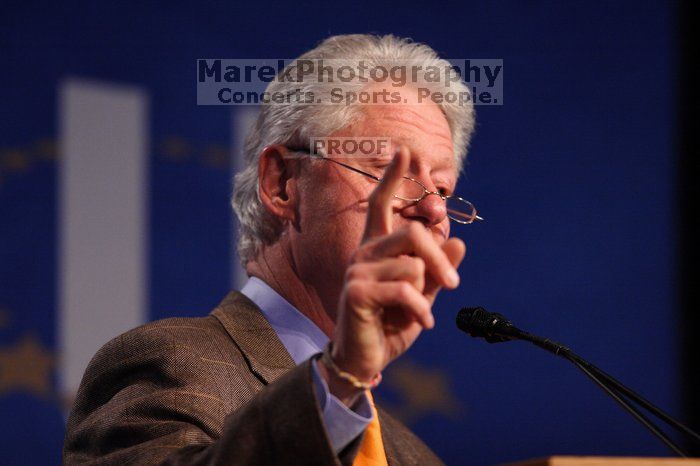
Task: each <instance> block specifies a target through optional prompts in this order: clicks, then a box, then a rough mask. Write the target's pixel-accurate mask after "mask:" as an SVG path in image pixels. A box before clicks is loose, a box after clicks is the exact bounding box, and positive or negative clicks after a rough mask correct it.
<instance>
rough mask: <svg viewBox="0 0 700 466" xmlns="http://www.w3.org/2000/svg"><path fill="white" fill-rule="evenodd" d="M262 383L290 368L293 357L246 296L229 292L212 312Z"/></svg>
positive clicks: (275, 377)
mask: <svg viewBox="0 0 700 466" xmlns="http://www.w3.org/2000/svg"><path fill="white" fill-rule="evenodd" d="M212 315H213V316H214V317H216V318H217V319H218V320H219V322H221V325H223V326H224V328H225V329H226V331H227V332H228V334H229V335H231V338H232V339H233V341H234V342H235V343H236V345H237V346H238V347H239V348H240V350H241V352H242V353H243V355H244V356H245V358H246V359H247V360H248V363H249V364H250V368H251V370H252V371H253V373H254V374H256V375H257V376H258V378H260V379H261V380H262V381H263V383H265V384H269V383H272V382H274V381H275V380H277V378H279V377H280V376H282V375H283V374H285V373H286V372H287V371H289V370H290V369H292V368H294V367H295V366H296V364H294V360H293V359H292V357H291V356H290V355H289V353H288V352H287V350H286V348H285V347H284V345H283V344H282V341H280V339H279V337H278V336H277V333H275V330H274V329H273V328H272V326H271V325H270V324H269V322H268V321H267V319H265V317H264V316H263V314H262V312H261V311H260V309H259V308H258V306H256V305H255V303H253V302H252V301H251V300H250V299H248V298H247V297H246V296H245V295H244V294H242V293H240V292H238V291H231V292H230V293H229V294H228V295H227V296H226V297H225V298H224V300H223V301H222V302H221V304H219V305H218V306H217V308H216V309H214V311H213V312H212Z"/></svg>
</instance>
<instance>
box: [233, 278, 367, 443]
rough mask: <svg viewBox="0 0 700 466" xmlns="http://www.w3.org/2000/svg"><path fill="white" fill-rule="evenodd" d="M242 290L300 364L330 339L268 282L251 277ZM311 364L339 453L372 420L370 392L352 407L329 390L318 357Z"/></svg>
mask: <svg viewBox="0 0 700 466" xmlns="http://www.w3.org/2000/svg"><path fill="white" fill-rule="evenodd" d="M241 293H243V294H244V295H246V296H247V297H248V298H249V299H250V300H251V301H253V302H254V303H255V304H256V305H257V306H258V307H259V308H260V310H261V311H262V313H263V315H264V316H265V318H266V319H267V321H268V322H269V323H270V325H271V326H272V328H273V329H274V330H275V332H276V333H277V336H278V337H279V338H280V340H282V344H283V345H284V347H285V348H286V349H287V352H288V353H289V354H290V356H291V357H292V359H293V360H294V362H295V363H296V364H297V365H298V364H300V363H302V362H304V361H306V360H307V359H309V358H310V357H311V356H313V355H314V354H317V353H320V352H322V351H323V348H324V347H325V346H326V344H327V343H328V337H327V336H326V334H325V333H323V332H322V331H321V329H320V328H318V327H317V326H316V324H314V323H313V322H312V321H311V320H310V319H309V318H308V317H306V316H305V315H304V314H302V313H301V312H299V310H298V309H296V308H295V307H294V306H292V305H291V304H290V303H289V302H288V301H287V300H285V299H284V298H283V297H282V296H280V295H279V294H278V293H277V292H276V291H275V290H273V289H272V288H271V287H270V286H269V285H268V284H267V283H265V282H264V281H262V280H260V279H259V278H257V277H251V278H249V279H248V281H247V282H246V284H245V286H244V287H243V289H241ZM312 366H313V370H312V372H313V379H314V384H315V385H316V395H317V397H318V402H319V405H320V406H321V411H322V413H323V422H324V425H325V427H326V432H327V433H328V438H329V439H330V441H331V445H333V449H334V450H335V452H336V453H338V452H340V451H341V450H342V449H343V448H345V447H346V446H347V445H348V444H349V443H350V442H352V441H353V440H354V439H355V437H357V436H358V435H360V434H361V433H362V431H363V430H364V429H365V428H367V426H368V425H369V423H370V421H371V420H372V408H371V407H370V405H369V399H368V398H367V395H364V394H363V395H362V397H361V399H360V401H359V403H358V404H357V405H356V408H355V409H356V410H355V411H353V410H351V409H349V408H348V407H347V406H345V405H344V404H343V403H342V402H341V401H340V400H339V399H338V398H336V397H335V396H333V394H331V393H330V391H329V390H328V384H327V383H326V381H325V380H324V379H323V377H321V375H320V374H319V372H318V367H317V366H316V361H315V360H314V361H312Z"/></svg>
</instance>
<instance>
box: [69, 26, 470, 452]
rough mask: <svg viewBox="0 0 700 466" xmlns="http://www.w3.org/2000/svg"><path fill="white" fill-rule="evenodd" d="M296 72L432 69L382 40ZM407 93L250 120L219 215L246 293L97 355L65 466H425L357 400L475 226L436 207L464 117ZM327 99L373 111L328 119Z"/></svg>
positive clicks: (323, 88)
mask: <svg viewBox="0 0 700 466" xmlns="http://www.w3.org/2000/svg"><path fill="white" fill-rule="evenodd" d="M302 58H303V59H326V60H328V62H332V63H333V64H335V65H336V66H345V65H347V66H355V67H357V66H358V64H357V63H358V59H360V58H361V59H366V60H367V61H368V62H369V63H371V64H373V66H386V67H391V66H404V65H406V64H412V65H415V64H419V65H421V66H424V67H425V66H436V68H437V67H442V68H445V69H446V67H447V66H448V63H447V62H446V61H444V60H441V59H439V58H438V57H437V55H436V54H435V52H434V51H433V50H432V49H430V48H429V47H427V46H425V45H420V44H415V43H412V42H410V41H408V40H404V39H399V38H396V37H393V36H384V37H376V36H369V35H349V36H336V37H331V38H329V39H327V40H326V41H324V42H323V43H321V44H320V45H319V46H318V47H317V48H315V49H314V50H312V51H310V52H308V53H306V54H304V55H302V57H300V59H302ZM353 63H354V65H353ZM290 66H295V65H294V64H292V65H290ZM363 66H364V65H363ZM421 76H422V75H418V78H417V80H418V82H411V81H410V80H409V82H407V83H404V84H402V85H400V86H397V85H396V83H391V82H387V81H383V82H378V80H363V79H361V78H360V77H358V78H357V79H355V80H354V81H352V82H342V83H338V82H324V81H325V80H324V79H318V78H314V79H307V80H304V81H303V82H300V81H291V82H290V81H284V80H277V81H274V82H272V83H271V84H270V85H269V86H268V91H270V92H283V93H287V94H289V95H291V94H292V93H298V91H299V90H301V91H302V93H308V92H311V93H313V95H315V96H319V97H320V100H319V101H318V102H321V103H318V104H300V103H295V102H288V103H282V104H280V103H277V104H269V105H263V106H262V108H261V111H260V115H259V117H258V119H257V122H256V124H255V126H254V128H253V129H252V131H251V133H250V135H249V137H248V139H247V142H246V147H245V151H246V154H245V155H246V161H247V167H246V168H245V170H244V171H242V172H241V173H240V174H239V175H237V177H236V180H235V191H234V196H233V206H234V209H235V211H236V213H237V215H238V218H239V220H240V224H241V230H240V242H239V254H240V256H241V260H242V262H243V263H244V264H245V267H246V271H247V273H248V275H249V276H250V279H249V281H248V283H247V284H246V285H245V286H244V287H243V289H242V290H241V291H240V292H231V293H230V294H229V295H228V296H227V297H226V298H225V299H224V300H223V302H222V303H221V304H220V305H219V306H218V307H217V308H216V309H215V310H214V311H213V312H212V313H211V314H210V315H209V316H207V317H204V318H194V319H182V318H178V319H167V320H163V321H158V322H153V323H150V324H147V325H145V326H142V327H140V328H137V329H134V330H132V331H130V332H128V333H126V334H124V335H122V336H120V337H117V338H116V339H114V340H113V341H111V342H110V343H108V344H107V345H106V346H105V347H103V348H102V349H101V350H100V351H99V352H98V353H97V355H96V356H95V357H94V358H93V360H92V362H91V363H90V366H89V367H88V369H87V371H86V373H85V376H84V378H83V382H82V385H81V388H80V390H79V393H78V396H77V400H76V403H75V407H74V410H73V412H72V413H71V416H70V419H69V423H68V431H67V435H66V443H65V451H64V461H65V462H66V463H68V464H72V463H82V462H92V463H99V464H105V463H109V464H120V463H125V462H136V463H177V464H205V463H206V464H373V465H378V464H421V465H428V464H439V463H440V461H439V460H438V459H437V457H436V456H435V455H434V454H433V453H432V452H431V451H430V450H429V449H428V447H427V446H425V445H424V444H423V443H422V442H421V441H420V440H419V439H417V438H416V437H415V436H414V435H413V434H412V433H411V432H410V431H409V430H408V429H407V428H406V427H405V426H403V425H402V424H401V423H399V422H398V421H396V420H394V419H393V418H391V417H390V416H389V415H388V414H386V413H385V412H383V411H382V410H381V409H379V410H377V409H376V408H375V406H374V404H373V402H372V399H371V391H370V390H371V388H373V387H375V386H376V385H377V384H378V383H379V381H380V380H381V372H382V370H383V369H384V368H385V367H386V366H387V364H389V363H390V362H391V361H393V360H394V359H396V358H398V357H399V356H401V355H402V354H403V353H404V352H405V351H406V350H407V349H408V348H409V347H410V346H411V345H412V344H413V342H414V341H415V340H416V338H418V336H419V334H420V333H421V331H422V330H423V329H429V328H432V327H433V325H434V319H433V315H432V310H431V307H432V304H433V302H434V300H435V297H436V295H437V293H438V291H439V290H440V289H441V288H450V289H453V288H455V287H457V285H458V283H459V275H458V274H457V271H456V268H457V266H458V265H459V263H460V262H461V260H462V258H463V256H464V253H465V246H464V243H463V242H462V241H461V240H459V239H457V238H450V237H449V234H450V222H451V221H456V222H459V223H470V222H471V221H473V220H474V219H477V218H478V217H477V216H476V211H475V209H474V208H473V206H472V205H471V204H470V203H469V202H467V201H465V200H463V199H461V198H459V197H456V196H453V195H452V193H453V189H454V187H455V184H456V181H457V175H458V173H459V172H460V170H461V164H462V160H463V157H464V155H465V152H466V146H467V144H468V140H469V137H470V135H471V132H472V128H473V122H474V119H473V107H472V106H471V104H469V105H468V106H465V105H463V104H455V103H452V104H450V103H447V102H446V101H440V99H425V98H423V97H422V96H425V95H426V89H427V90H428V91H429V92H432V91H435V92H438V91H444V90H446V87H447V83H446V80H444V79H442V80H440V82H435V80H432V81H430V82H428V80H425V79H423V80H421V79H422V78H421ZM451 86H452V89H453V90H454V89H456V91H461V92H463V91H465V90H466V87H465V86H464V84H462V83H459V84H457V85H455V83H454V82H452V83H451ZM455 86H457V87H456V88H455ZM419 90H421V91H420V92H422V94H421V93H420V92H419ZM339 92H340V93H344V95H351V93H355V94H354V95H356V93H357V92H363V93H366V94H367V95H375V96H380V101H378V102H372V103H369V104H367V103H359V102H358V103H354V104H347V101H344V102H343V103H342V104H340V105H332V104H331V103H330V97H329V96H331V95H332V94H334V95H337V94H338V93H339ZM387 95H391V96H392V97H391V99H390V101H387V100H386V99H383V98H381V96H385V97H386V96H387ZM396 96H398V97H399V98H395V97H396ZM324 99H327V100H326V101H324ZM436 102H437V103H436ZM317 138H326V140H334V139H335V140H347V138H353V140H360V141H361V140H376V139H377V138H380V139H381V140H383V141H387V150H385V151H383V152H382V153H377V154H373V155H372V156H369V157H353V156H352V154H345V155H346V156H345V157H334V156H333V154H330V153H323V152H321V151H317V150H315V148H316V147H310V141H312V140H314V139H317ZM327 152H328V151H327Z"/></svg>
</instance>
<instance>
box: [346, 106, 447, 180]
mask: <svg viewBox="0 0 700 466" xmlns="http://www.w3.org/2000/svg"><path fill="white" fill-rule="evenodd" d="M433 105H434V107H433V108H431V107H430V106H429V105H424V104H407V105H381V106H380V105H365V106H363V108H362V113H363V117H362V118H361V119H360V120H359V121H358V122H356V123H355V124H353V125H351V126H350V127H348V128H347V132H346V135H347V136H349V137H363V136H372V137H386V138H388V139H389V140H390V146H391V150H390V151H389V152H387V153H386V154H384V155H387V156H391V155H392V154H393V150H394V149H396V148H397V147H399V146H401V145H406V146H408V148H409V149H410V150H411V152H412V154H413V156H414V157H413V158H414V159H416V160H418V161H423V162H425V163H429V164H430V165H431V166H433V167H434V168H444V169H452V170H454V169H455V167H456V163H455V159H454V146H453V144H452V134H451V132H450V128H449V125H448V123H447V119H446V118H445V116H444V115H443V113H442V111H441V110H440V109H439V108H438V107H437V106H436V105H435V104H433Z"/></svg>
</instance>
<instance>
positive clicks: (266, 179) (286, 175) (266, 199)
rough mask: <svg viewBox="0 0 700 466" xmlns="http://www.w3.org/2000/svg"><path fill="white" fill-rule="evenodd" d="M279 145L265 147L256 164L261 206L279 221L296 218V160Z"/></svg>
mask: <svg viewBox="0 0 700 466" xmlns="http://www.w3.org/2000/svg"><path fill="white" fill-rule="evenodd" d="M289 155H290V152H289V150H288V149H287V148H286V147H284V146H281V145H277V144H275V145H272V146H267V147H265V149H263V151H262V154H260V160H259V162H258V192H259V194H260V201H261V202H262V203H263V205H264V206H265V207H266V208H267V210H268V211H270V212H271V213H272V214H274V215H275V216H276V217H278V218H279V219H280V220H281V221H284V220H290V221H292V222H293V221H294V220H295V217H296V203H297V196H296V180H295V178H294V174H295V171H296V168H297V167H296V162H297V160H296V159H295V158H293V157H290V156H289Z"/></svg>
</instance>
